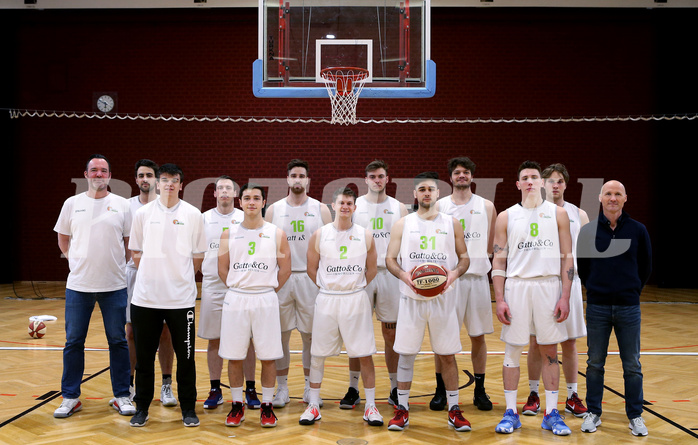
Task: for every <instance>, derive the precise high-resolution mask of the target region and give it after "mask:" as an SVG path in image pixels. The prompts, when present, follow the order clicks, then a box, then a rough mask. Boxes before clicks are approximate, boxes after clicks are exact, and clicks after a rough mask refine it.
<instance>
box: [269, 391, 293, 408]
mask: <svg viewBox="0 0 698 445" xmlns="http://www.w3.org/2000/svg"><path fill="white" fill-rule="evenodd" d="M290 402H291V398H290V397H289V396H288V387H285V388H281V387H279V388H277V390H276V394H274V400H272V402H271V405H272V406H273V407H274V408H283V407H284V406H286V404H287V403H290Z"/></svg>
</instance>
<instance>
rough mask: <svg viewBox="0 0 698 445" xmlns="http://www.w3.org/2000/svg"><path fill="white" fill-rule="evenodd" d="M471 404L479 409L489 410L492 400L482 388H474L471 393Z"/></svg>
mask: <svg viewBox="0 0 698 445" xmlns="http://www.w3.org/2000/svg"><path fill="white" fill-rule="evenodd" d="M473 405H475V408H477V409H479V410H480V411H491V410H492V402H491V401H490V396H488V395H487V393H486V392H485V390H484V389H482V390H475V394H474V395H473Z"/></svg>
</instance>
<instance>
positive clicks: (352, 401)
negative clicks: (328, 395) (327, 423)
mask: <svg viewBox="0 0 698 445" xmlns="http://www.w3.org/2000/svg"><path fill="white" fill-rule="evenodd" d="M359 403H361V397H360V396H359V391H358V390H357V389H356V388H352V387H349V389H348V390H347V393H346V394H345V395H344V398H343V399H342V400H340V401H339V408H340V409H354V407H355V406H356V405H358V404H359Z"/></svg>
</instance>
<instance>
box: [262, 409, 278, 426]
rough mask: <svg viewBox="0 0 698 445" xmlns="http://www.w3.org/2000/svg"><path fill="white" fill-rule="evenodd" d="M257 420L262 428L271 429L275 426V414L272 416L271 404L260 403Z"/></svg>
mask: <svg viewBox="0 0 698 445" xmlns="http://www.w3.org/2000/svg"><path fill="white" fill-rule="evenodd" d="M259 419H260V423H261V424H262V428H273V427H275V426H276V414H274V408H272V406H271V403H262V409H261V412H260V413H259Z"/></svg>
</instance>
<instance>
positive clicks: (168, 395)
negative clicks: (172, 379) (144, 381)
mask: <svg viewBox="0 0 698 445" xmlns="http://www.w3.org/2000/svg"><path fill="white" fill-rule="evenodd" d="M160 402H162V406H177V399H176V398H175V396H174V394H173V393H172V384H171V383H164V384H163V385H162V388H161V389H160Z"/></svg>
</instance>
